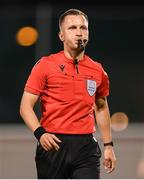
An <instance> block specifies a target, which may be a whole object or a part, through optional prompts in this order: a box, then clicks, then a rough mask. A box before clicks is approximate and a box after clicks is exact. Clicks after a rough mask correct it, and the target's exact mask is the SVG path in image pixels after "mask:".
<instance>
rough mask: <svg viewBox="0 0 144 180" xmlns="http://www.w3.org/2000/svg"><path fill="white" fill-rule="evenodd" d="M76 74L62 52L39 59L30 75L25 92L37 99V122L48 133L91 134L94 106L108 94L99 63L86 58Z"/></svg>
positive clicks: (105, 78) (107, 87) (93, 127)
mask: <svg viewBox="0 0 144 180" xmlns="http://www.w3.org/2000/svg"><path fill="white" fill-rule="evenodd" d="M78 71H79V74H77V71H76V67H75V65H74V63H73V60H72V59H68V58H66V57H65V55H64V52H63V51H60V52H59V53H56V54H52V55H50V56H47V57H43V58H41V59H40V60H39V61H38V62H37V63H36V65H35V66H34V67H33V69H32V71H31V74H30V76H29V78H28V80H27V82H26V85H25V91H28V92H30V93H32V94H36V95H39V96H40V100H41V105H42V117H41V119H40V122H41V125H42V126H43V127H44V128H45V129H46V130H47V131H48V132H52V133H63V134H89V133H93V132H95V123H94V114H93V110H94V102H95V99H96V98H99V97H104V96H107V95H108V94H109V80H108V76H107V74H106V73H105V71H104V70H103V68H102V66H101V64H100V63H97V62H94V61H93V60H91V59H90V58H89V57H88V56H86V55H85V56H84V59H82V60H80V61H79V63H78Z"/></svg>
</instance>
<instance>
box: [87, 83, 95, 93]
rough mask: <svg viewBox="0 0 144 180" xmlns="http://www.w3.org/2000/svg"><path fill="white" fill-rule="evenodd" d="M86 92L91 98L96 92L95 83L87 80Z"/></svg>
mask: <svg viewBox="0 0 144 180" xmlns="http://www.w3.org/2000/svg"><path fill="white" fill-rule="evenodd" d="M87 91H88V93H89V95H90V96H93V95H94V93H95V92H96V81H93V80H87Z"/></svg>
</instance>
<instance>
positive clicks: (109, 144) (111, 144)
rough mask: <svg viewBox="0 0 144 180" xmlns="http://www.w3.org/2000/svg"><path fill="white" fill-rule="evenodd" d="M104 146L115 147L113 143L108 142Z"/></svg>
mask: <svg viewBox="0 0 144 180" xmlns="http://www.w3.org/2000/svg"><path fill="white" fill-rule="evenodd" d="M104 146H114V144H113V141H111V142H108V143H104Z"/></svg>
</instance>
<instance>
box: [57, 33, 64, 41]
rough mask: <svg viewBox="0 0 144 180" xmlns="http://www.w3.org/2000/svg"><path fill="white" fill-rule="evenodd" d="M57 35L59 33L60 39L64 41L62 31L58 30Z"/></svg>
mask: <svg viewBox="0 0 144 180" xmlns="http://www.w3.org/2000/svg"><path fill="white" fill-rule="evenodd" d="M58 35H59V38H60V40H61V41H62V42H63V41H64V35H63V32H62V31H60V32H59V34H58Z"/></svg>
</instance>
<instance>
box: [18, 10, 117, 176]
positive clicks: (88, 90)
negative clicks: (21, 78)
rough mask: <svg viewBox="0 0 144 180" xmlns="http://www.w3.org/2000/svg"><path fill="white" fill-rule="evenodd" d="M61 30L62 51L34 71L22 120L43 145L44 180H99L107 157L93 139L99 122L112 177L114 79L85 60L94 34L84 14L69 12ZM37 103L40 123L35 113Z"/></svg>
mask: <svg viewBox="0 0 144 180" xmlns="http://www.w3.org/2000/svg"><path fill="white" fill-rule="evenodd" d="M59 29H60V31H59V38H60V40H61V42H62V43H63V50H61V51H59V52H56V53H54V54H49V55H48V56H44V57H41V58H40V59H39V61H38V62H37V63H36V64H35V65H34V67H33V68H32V70H31V73H30V75H29V77H28V79H27V81H26V84H25V88H24V93H23V96H22V99H21V104H20V114H21V116H22V118H23V120H24V122H25V123H26V125H27V126H28V127H29V128H30V129H31V130H32V131H33V133H34V136H35V137H36V138H37V141H38V145H37V149H36V156H35V161H36V168H37V176H38V178H39V179H64V178H72V179H99V178H100V158H101V155H102V153H101V149H100V147H99V144H98V142H97V140H96V139H95V138H94V137H93V133H95V132H96V128H95V119H96V124H97V126H98V127H99V129H100V132H101V136H102V141H103V144H104V148H103V149H104V150H103V155H104V161H103V164H104V167H105V169H107V172H108V173H110V172H112V171H113V170H114V169H115V164H116V157H115V154H114V150H113V141H112V134H111V129H110V113H109V107H108V103H107V99H106V97H107V96H108V95H109V78H108V75H107V73H106V72H105V70H104V69H103V67H102V65H101V64H100V63H98V62H97V61H96V60H93V59H91V58H90V57H89V56H88V55H86V54H85V47H86V45H87V43H88V41H89V30H88V16H87V15H86V14H85V13H84V12H82V11H80V10H78V9H69V10H67V11H66V12H64V13H63V14H62V15H61V16H60V18H59ZM38 100H40V103H41V110H42V116H41V118H40V120H39V119H38V118H37V116H36V113H35V111H34V106H35V104H36V102H37V101H38ZM95 106H96V108H94V107H95ZM94 109H96V115H95V116H96V118H95V116H94Z"/></svg>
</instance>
